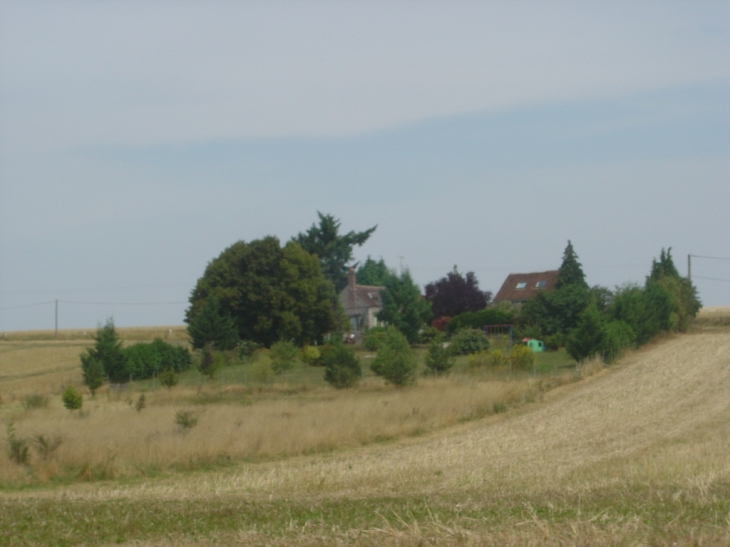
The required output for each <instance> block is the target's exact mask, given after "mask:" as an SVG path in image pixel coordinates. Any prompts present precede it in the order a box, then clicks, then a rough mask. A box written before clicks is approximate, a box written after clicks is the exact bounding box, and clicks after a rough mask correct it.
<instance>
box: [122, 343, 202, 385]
mask: <svg viewBox="0 0 730 547" xmlns="http://www.w3.org/2000/svg"><path fill="white" fill-rule="evenodd" d="M123 351H124V355H125V357H126V360H127V371H128V373H129V375H130V376H131V377H132V378H134V379H135V380H142V379H145V378H152V377H153V376H154V375H156V374H159V373H160V372H161V371H163V370H165V369H167V368H171V369H172V370H174V371H175V372H182V371H184V370H187V369H188V368H190V365H191V364H192V356H191V355H190V352H189V351H188V349H187V348H182V347H176V346H173V345H170V344H168V343H167V342H164V341H163V340H160V339H157V340H155V341H154V342H152V343H149V344H148V343H144V342H140V343H138V344H133V345H131V346H129V347H127V348H124V350H123Z"/></svg>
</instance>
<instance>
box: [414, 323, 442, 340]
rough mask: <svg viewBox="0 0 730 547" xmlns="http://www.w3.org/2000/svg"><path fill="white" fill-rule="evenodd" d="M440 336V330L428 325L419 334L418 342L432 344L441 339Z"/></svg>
mask: <svg viewBox="0 0 730 547" xmlns="http://www.w3.org/2000/svg"><path fill="white" fill-rule="evenodd" d="M440 336H441V331H440V330H438V329H437V328H435V327H429V326H428V325H426V326H425V327H423V328H422V329H421V332H419V333H418V342H419V343H421V344H430V343H431V342H432V341H434V340H435V339H436V338H439V337H440Z"/></svg>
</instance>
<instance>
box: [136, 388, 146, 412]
mask: <svg viewBox="0 0 730 547" xmlns="http://www.w3.org/2000/svg"><path fill="white" fill-rule="evenodd" d="M146 406H147V397H145V396H144V393H142V394H141V395H140V396H139V399H137V402H136V403H134V409H135V410H136V411H137V412H142V409H143V408H144V407H146Z"/></svg>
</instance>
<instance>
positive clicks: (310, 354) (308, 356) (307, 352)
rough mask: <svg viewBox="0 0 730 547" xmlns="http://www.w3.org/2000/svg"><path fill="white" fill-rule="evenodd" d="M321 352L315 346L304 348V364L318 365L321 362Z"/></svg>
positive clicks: (302, 354)
mask: <svg viewBox="0 0 730 547" xmlns="http://www.w3.org/2000/svg"><path fill="white" fill-rule="evenodd" d="M319 358H320V351H319V348H317V347H315V346H304V347H303V348H302V352H301V359H302V362H303V363H306V364H308V365H316V364H318V362H319Z"/></svg>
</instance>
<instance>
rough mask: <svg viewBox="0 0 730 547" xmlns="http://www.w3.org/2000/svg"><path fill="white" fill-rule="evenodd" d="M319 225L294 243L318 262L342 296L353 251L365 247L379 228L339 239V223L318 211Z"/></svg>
mask: <svg viewBox="0 0 730 547" xmlns="http://www.w3.org/2000/svg"><path fill="white" fill-rule="evenodd" d="M317 215H318V216H319V225H317V224H312V227H311V228H309V230H307V231H306V232H305V233H299V234H298V235H297V237H295V238H293V239H292V240H293V241H296V242H297V243H299V245H301V246H302V248H303V249H304V250H305V251H307V252H308V253H311V254H313V255H315V256H317V257H318V258H319V261H320V266H321V268H322V273H323V274H324V276H325V277H326V278H327V279H329V280H330V281H331V282H332V284H333V285H334V287H335V291H336V292H337V293H338V294H339V292H340V291H341V290H342V289H344V288H345V287H346V286H347V264H348V263H349V262H350V261H352V248H353V247H354V246H355V245H358V246H361V245H363V244H364V243H365V242H366V241H367V240H368V239H369V238H370V236H371V235H372V234H373V232H374V231H375V229H376V228H377V225H376V226H373V227H372V228H370V229H369V230H365V231H364V232H354V231H350V232H348V233H346V234H345V235H340V234H339V231H340V221H339V220H338V219H336V218H335V217H334V216H332V215H323V214H322V213H320V212H319V211H318V212H317Z"/></svg>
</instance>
